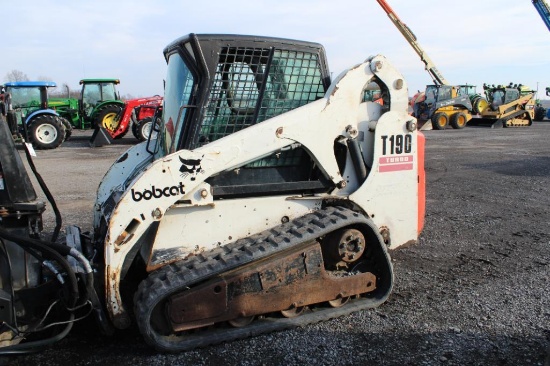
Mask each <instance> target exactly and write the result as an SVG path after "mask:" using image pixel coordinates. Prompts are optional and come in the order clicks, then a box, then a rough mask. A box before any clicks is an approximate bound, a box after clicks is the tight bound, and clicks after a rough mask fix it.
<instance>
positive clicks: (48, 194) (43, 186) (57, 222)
mask: <svg viewBox="0 0 550 366" xmlns="http://www.w3.org/2000/svg"><path fill="white" fill-rule="evenodd" d="M23 146H24V148H25V156H26V157H27V162H28V163H29V166H30V168H31V170H32V172H33V174H34V176H35V177H36V180H37V181H38V184H39V185H40V188H41V189H42V192H44V194H45V195H46V198H47V199H48V202H50V204H51V205H52V209H53V212H54V214H55V228H54V231H53V234H52V237H51V239H50V240H51V241H52V242H55V241H57V238H58V236H59V232H60V231H61V225H62V224H63V221H62V219H61V213H60V212H59V209H58V208H57V204H56V203H55V199H54V198H53V196H52V194H51V192H50V190H49V189H48V186H47V185H46V182H44V180H43V179H42V176H41V175H40V173H38V171H37V170H36V166H35V165H34V161H33V160H32V157H31V153H30V152H29V148H28V147H27V145H26V144H23Z"/></svg>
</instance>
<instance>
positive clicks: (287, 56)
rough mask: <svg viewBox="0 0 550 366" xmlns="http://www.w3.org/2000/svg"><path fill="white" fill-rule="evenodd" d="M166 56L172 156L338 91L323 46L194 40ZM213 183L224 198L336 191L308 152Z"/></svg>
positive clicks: (167, 137)
mask: <svg viewBox="0 0 550 366" xmlns="http://www.w3.org/2000/svg"><path fill="white" fill-rule="evenodd" d="M164 53H165V58H166V61H167V62H168V75H167V79H166V89H165V99H164V107H163V118H162V120H163V123H164V127H165V128H164V131H165V133H164V139H163V149H164V153H165V154H167V153H173V152H176V151H178V150H181V149H189V150H191V149H195V148H198V147H200V146H203V145H205V144H208V143H211V142H213V141H216V140H218V139H221V138H223V137H224V136H227V135H229V134H232V133H235V132H237V131H240V130H243V129H245V128H247V127H249V126H252V125H254V124H257V123H261V122H263V121H265V120H267V119H269V118H272V117H275V116H277V115H280V114H282V113H285V112H288V111H290V110H292V109H295V108H298V107H301V106H303V105H305V104H307V103H310V102H313V101H315V100H317V99H320V98H323V97H324V95H325V92H326V90H327V89H328V87H329V85H330V74H329V71H328V66H327V62H326V57H325V51H324V48H323V47H322V46H321V45H319V44H316V43H310V42H302V41H294V40H292V41H291V40H286V39H278V38H268V37H256V36H240V35H239V36H236V35H199V34H190V35H188V36H185V37H183V38H180V39H178V40H177V41H175V42H174V43H172V44H171V45H169V46H168V47H167V48H166V49H165V50H164ZM209 183H210V184H211V185H212V186H213V189H214V193H215V196H216V195H217V196H218V197H234V196H239V197H242V196H247V195H252V194H254V195H256V196H258V195H261V194H273V192H285V193H288V192H301V193H303V192H305V191H308V192H316V191H318V190H322V191H326V190H328V189H329V187H328V184H329V183H327V181H326V179H324V178H323V177H321V176H320V175H319V172H318V171H316V169H315V167H314V163H313V160H312V159H311V157H310V156H309V155H308V154H307V152H306V151H304V150H303V149H302V148H296V149H294V150H290V151H285V152H279V153H277V154H274V155H272V156H268V157H265V158H263V159H261V160H258V161H254V162H251V163H249V164H247V165H246V166H243V167H240V168H239V169H238V171H229V172H226V173H223V174H220V175H218V176H216V177H212V178H210V180H209ZM267 187H268V188H267Z"/></svg>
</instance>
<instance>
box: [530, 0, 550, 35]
mask: <svg viewBox="0 0 550 366" xmlns="http://www.w3.org/2000/svg"><path fill="white" fill-rule="evenodd" d="M531 2H532V3H533V5H534V6H535V9H537V11H538V12H539V14H540V17H541V18H542V21H543V22H544V24H546V27H547V28H548V30H550V6H548V4H547V3H546V1H544V0H531Z"/></svg>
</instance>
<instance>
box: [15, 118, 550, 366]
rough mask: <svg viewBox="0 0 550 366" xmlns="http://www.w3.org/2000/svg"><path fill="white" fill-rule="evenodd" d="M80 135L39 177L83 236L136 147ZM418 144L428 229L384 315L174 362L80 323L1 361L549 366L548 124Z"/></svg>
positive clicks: (403, 259) (404, 260)
mask: <svg viewBox="0 0 550 366" xmlns="http://www.w3.org/2000/svg"><path fill="white" fill-rule="evenodd" d="M76 135H77V136H76V138H74V139H73V140H72V141H69V142H68V143H65V144H64V146H63V147H62V148H60V149H57V150H54V151H46V152H39V157H38V158H37V159H36V165H37V167H38V169H39V170H40V172H41V173H42V175H43V177H44V179H45V180H46V182H47V183H48V184H49V186H50V189H51V191H52V193H53V194H54V196H55V197H56V198H57V200H58V204H59V207H60V210H61V212H62V213H63V216H64V221H65V222H66V223H70V224H79V225H81V226H82V227H83V228H84V229H90V224H91V217H92V216H91V212H92V205H93V199H94V193H95V188H96V187H97V184H98V183H99V181H100V180H101V178H102V175H103V173H104V172H105V171H106V170H107V168H108V166H109V165H110V163H111V162H112V161H113V160H114V159H115V158H116V157H117V156H118V155H119V154H120V153H121V152H122V151H123V150H124V149H125V148H126V147H128V146H130V145H131V144H132V143H133V140H132V139H131V138H127V139H124V140H123V141H122V143H123V144H118V145H111V146H105V147H102V148H95V149H91V148H89V147H88V146H87V140H86V137H87V136H89V135H87V134H86V133H76ZM425 135H426V137H427V152H426V170H427V214H426V225H425V228H424V232H423V233H422V235H421V237H420V240H419V242H418V244H416V245H414V246H411V247H408V248H402V249H398V250H396V251H393V252H392V253H391V255H392V258H393V264H394V269H395V275H396V285H395V288H394V291H393V294H392V296H391V297H390V299H389V300H388V301H387V302H386V303H385V304H383V305H382V306H381V307H379V308H377V309H375V310H371V311H364V312H360V313H355V314H353V315H350V316H346V317H343V318H339V319H335V320H332V321H328V322H324V323H319V324H315V325H312V326H308V327H306V328H299V329H295V330H290V331H284V332H279V333H274V334H268V335H264V336H260V337H256V338H253V339H248V340H242V341H236V342H232V343H228V344H221V345H218V346H213V347H209V348H206V349H201V350H196V351H192V352H187V353H183V354H178V355H163V354H156V353H155V352H154V351H153V350H151V349H150V348H148V347H147V346H146V345H145V344H144V342H143V341H142V340H141V337H140V335H139V333H138V331H137V328H135V327H134V328H131V329H130V330H128V331H124V332H119V333H117V334H116V336H115V337H112V338H102V337H101V336H100V335H99V334H98V333H97V331H96V330H95V328H94V324H93V322H84V323H81V324H79V325H78V326H76V327H75V329H74V330H73V332H72V333H71V334H70V335H69V336H68V337H67V338H66V339H65V340H63V341H61V342H60V343H58V344H57V345H55V346H54V347H52V348H50V349H48V350H46V351H44V352H42V353H39V354H34V355H30V356H23V357H17V358H11V359H9V360H7V362H8V363H10V364H16V365H31V364H32V365H61V364H71V365H96V364H102V365H103V364H112V365H183V364H189V365H212V364H219V365H316V366H318V365H550V359H549V357H550V356H549V354H548V351H549V344H550V342H549V341H550V307H549V304H550V291H549V277H550V276H549V275H550V251H549V249H550V227H549V223H550V143H549V139H550V123H549V122H541V123H535V124H534V125H533V126H532V127H530V128H518V129H495V130H492V129H486V128H471V127H470V128H466V129H464V130H447V131H444V132H439V131H428V132H426V133H425ZM79 136H80V137H79ZM49 217H51V216H48V217H46V219H49Z"/></svg>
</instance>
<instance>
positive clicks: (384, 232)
mask: <svg viewBox="0 0 550 366" xmlns="http://www.w3.org/2000/svg"><path fill="white" fill-rule="evenodd" d="M380 235H382V239H383V240H384V243H385V244H386V245H387V246H390V244H391V237H390V229H389V228H388V227H386V226H382V227H381V228H380Z"/></svg>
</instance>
